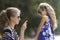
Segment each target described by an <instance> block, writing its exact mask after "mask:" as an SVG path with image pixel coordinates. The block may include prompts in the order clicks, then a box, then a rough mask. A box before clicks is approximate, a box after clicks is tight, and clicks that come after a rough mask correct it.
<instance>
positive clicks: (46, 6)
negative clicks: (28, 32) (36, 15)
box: [38, 3, 57, 30]
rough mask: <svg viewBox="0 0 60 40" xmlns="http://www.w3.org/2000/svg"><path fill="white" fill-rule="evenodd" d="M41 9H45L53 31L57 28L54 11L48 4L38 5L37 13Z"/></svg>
mask: <svg viewBox="0 0 60 40" xmlns="http://www.w3.org/2000/svg"><path fill="white" fill-rule="evenodd" d="M41 8H43V9H44V8H45V9H46V11H47V14H48V16H50V18H51V20H52V27H53V29H54V30H55V29H56V28H57V19H56V15H55V11H54V9H53V8H52V6H51V5H49V4H48V3H40V5H39V7H38V11H39V10H40V9H41Z"/></svg>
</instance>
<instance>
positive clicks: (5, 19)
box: [0, 7, 20, 34]
mask: <svg viewBox="0 0 60 40" xmlns="http://www.w3.org/2000/svg"><path fill="white" fill-rule="evenodd" d="M17 12H20V10H19V9H18V8H15V7H9V8H7V9H5V10H2V11H1V13H0V33H1V34H2V32H3V28H4V27H7V26H8V24H9V21H10V17H11V16H12V17H14V16H16V13H17Z"/></svg>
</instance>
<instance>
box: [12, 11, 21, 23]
mask: <svg viewBox="0 0 60 40" xmlns="http://www.w3.org/2000/svg"><path fill="white" fill-rule="evenodd" d="M20 20H21V18H20V12H17V13H16V15H15V17H12V22H13V23H14V24H19V21H20Z"/></svg>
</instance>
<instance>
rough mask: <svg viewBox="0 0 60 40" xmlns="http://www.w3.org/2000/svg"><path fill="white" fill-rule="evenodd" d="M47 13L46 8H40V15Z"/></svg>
mask: <svg viewBox="0 0 60 40" xmlns="http://www.w3.org/2000/svg"><path fill="white" fill-rule="evenodd" d="M46 14H47V12H46V9H44V10H42V9H40V10H39V15H40V16H44V15H46Z"/></svg>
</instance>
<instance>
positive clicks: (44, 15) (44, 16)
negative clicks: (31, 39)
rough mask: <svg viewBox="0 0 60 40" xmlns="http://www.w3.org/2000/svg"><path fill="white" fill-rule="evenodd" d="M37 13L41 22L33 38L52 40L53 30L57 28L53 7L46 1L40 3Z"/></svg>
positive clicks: (36, 39)
mask: <svg viewBox="0 0 60 40" xmlns="http://www.w3.org/2000/svg"><path fill="white" fill-rule="evenodd" d="M38 13H39V15H40V16H41V22H40V24H39V27H38V29H37V34H36V36H35V40H54V30H55V29H56V28H57V20H56V15H55V11H54V9H53V8H52V7H51V5H49V4H48V3H40V5H39V7H38Z"/></svg>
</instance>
